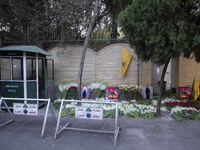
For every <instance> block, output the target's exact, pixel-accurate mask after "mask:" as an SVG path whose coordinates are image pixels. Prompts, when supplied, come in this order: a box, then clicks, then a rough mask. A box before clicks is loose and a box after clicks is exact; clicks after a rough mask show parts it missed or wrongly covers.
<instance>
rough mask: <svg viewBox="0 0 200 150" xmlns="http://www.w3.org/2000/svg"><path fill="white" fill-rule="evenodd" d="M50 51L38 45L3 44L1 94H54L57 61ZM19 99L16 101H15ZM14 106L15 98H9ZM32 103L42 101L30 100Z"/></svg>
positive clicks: (16, 95)
mask: <svg viewBox="0 0 200 150" xmlns="http://www.w3.org/2000/svg"><path fill="white" fill-rule="evenodd" d="M47 56H51V54H50V53H48V52H46V51H44V50H42V49H41V48H39V47H37V46H34V45H19V46H6V47H1V48H0V96H1V97H12V98H37V99H43V98H51V99H53V98H54V91H53V90H54V62H53V60H51V59H47V58H46V57H47ZM15 102H16V101H15ZM7 103H8V105H9V107H10V108H12V107H13V102H12V101H9V102H7ZM28 103H38V104H39V106H40V105H42V102H38V101H31V102H30V101H28Z"/></svg>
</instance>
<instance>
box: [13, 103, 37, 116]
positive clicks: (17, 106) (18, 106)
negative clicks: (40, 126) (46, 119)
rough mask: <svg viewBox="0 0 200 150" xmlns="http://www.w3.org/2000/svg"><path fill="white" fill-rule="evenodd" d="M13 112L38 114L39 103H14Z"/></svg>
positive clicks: (29, 114) (30, 114)
mask: <svg viewBox="0 0 200 150" xmlns="http://www.w3.org/2000/svg"><path fill="white" fill-rule="evenodd" d="M13 113H14V114H15V115H27V116H37V115H38V104H23V103H13Z"/></svg>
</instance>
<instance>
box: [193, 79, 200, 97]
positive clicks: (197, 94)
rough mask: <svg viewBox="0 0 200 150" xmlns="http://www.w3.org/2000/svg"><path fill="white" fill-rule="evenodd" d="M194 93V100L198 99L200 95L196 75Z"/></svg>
mask: <svg viewBox="0 0 200 150" xmlns="http://www.w3.org/2000/svg"><path fill="white" fill-rule="evenodd" d="M192 94H193V97H194V100H196V99H197V98H198V97H199V85H198V83H197V80H196V78H195V77H194V81H193V88H192Z"/></svg>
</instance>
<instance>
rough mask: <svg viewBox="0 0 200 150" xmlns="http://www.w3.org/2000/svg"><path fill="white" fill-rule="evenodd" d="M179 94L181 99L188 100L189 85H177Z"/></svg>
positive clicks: (189, 93)
mask: <svg viewBox="0 0 200 150" xmlns="http://www.w3.org/2000/svg"><path fill="white" fill-rule="evenodd" d="M178 90H179V96H180V99H182V100H188V96H189V95H191V94H192V93H191V90H190V87H179V88H178Z"/></svg>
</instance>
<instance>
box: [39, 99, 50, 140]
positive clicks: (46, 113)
mask: <svg viewBox="0 0 200 150" xmlns="http://www.w3.org/2000/svg"><path fill="white" fill-rule="evenodd" d="M50 102H51V101H50V99H48V103H47V109H46V112H45V117H44V123H43V127H42V133H41V138H43V135H44V130H45V127H46V122H47V115H48V111H49V106H50Z"/></svg>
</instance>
